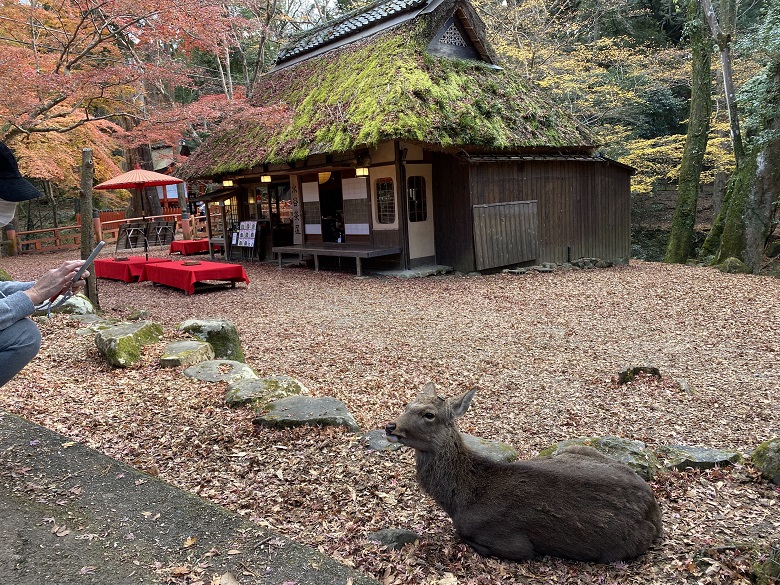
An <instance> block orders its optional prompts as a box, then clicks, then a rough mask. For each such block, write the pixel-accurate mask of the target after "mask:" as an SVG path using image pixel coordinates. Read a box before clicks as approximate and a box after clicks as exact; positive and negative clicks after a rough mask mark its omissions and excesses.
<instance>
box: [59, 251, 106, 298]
mask: <svg viewBox="0 0 780 585" xmlns="http://www.w3.org/2000/svg"><path fill="white" fill-rule="evenodd" d="M105 245H106V243H105V242H103V241H100V242H98V244H97V246H95V249H94V250H92V253H91V254H90V255H89V258H87V259H86V261H85V262H84V264H82V266H81V268H79V271H78V272H77V273H76V276H74V277H73V280H72V281H71V283H72V284H75V283H76V281H78V280H79V279H81V277H82V276H84V273H85V272H86V271H87V268H88V267H89V265H90V264H92V262H94V260H95V258H97V255H98V254H99V253H100V250H101V249H103V246H105ZM68 290H70V287H67V288H64V289H62V290H61V291H60V292H58V293H57V294H56V295H54V296H53V297H51V298H50V299H49V302H51V303H53V302H54V301H55V300H56V298H57V297H59V296H60V295H62V294H65V293H66V292H67V291H68Z"/></svg>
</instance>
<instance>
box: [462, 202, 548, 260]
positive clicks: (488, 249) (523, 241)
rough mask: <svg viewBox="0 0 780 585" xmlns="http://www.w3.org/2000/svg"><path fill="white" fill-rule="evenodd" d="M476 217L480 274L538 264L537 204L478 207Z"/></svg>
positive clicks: (475, 243) (520, 203)
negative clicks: (491, 270)
mask: <svg viewBox="0 0 780 585" xmlns="http://www.w3.org/2000/svg"><path fill="white" fill-rule="evenodd" d="M473 213H474V252H475V256H476V269H477V270H488V269H490V268H497V267H501V266H510V265H513V264H522V263H524V262H530V261H533V260H536V257H537V255H538V248H539V246H538V244H539V233H538V217H537V202H536V201H512V202H510V203H491V204H487V205H475V206H474V207H473Z"/></svg>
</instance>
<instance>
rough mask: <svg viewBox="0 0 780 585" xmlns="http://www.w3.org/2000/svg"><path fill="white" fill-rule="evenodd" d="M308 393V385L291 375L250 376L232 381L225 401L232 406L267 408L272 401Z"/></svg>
mask: <svg viewBox="0 0 780 585" xmlns="http://www.w3.org/2000/svg"><path fill="white" fill-rule="evenodd" d="M308 393H309V390H308V389H307V388H306V386H304V385H303V384H301V383H300V382H299V381H298V380H296V379H295V378H291V377H290V376H269V377H267V378H257V379H252V378H248V379H244V380H236V381H235V382H231V383H230V385H229V386H228V387H227V391H226V392H225V403H226V404H227V405H228V406H232V407H236V406H247V405H248V406H251V407H252V408H256V409H265V408H266V407H267V406H268V405H269V404H271V403H272V402H275V401H277V400H281V399H282V398H287V397H288V396H299V395H301V394H308Z"/></svg>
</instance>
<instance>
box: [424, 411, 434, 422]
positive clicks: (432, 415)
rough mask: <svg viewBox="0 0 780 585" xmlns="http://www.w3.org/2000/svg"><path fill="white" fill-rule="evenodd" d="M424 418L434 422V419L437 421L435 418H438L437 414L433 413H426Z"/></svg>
mask: <svg viewBox="0 0 780 585" xmlns="http://www.w3.org/2000/svg"><path fill="white" fill-rule="evenodd" d="M423 416H424V417H425V418H427V419H428V420H433V419H435V418H436V415H435V414H433V413H432V412H426V413H425V414H424V415H423Z"/></svg>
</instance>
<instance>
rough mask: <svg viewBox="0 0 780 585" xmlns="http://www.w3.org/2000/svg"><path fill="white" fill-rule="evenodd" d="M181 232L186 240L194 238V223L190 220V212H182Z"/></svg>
mask: <svg viewBox="0 0 780 585" xmlns="http://www.w3.org/2000/svg"><path fill="white" fill-rule="evenodd" d="M181 233H182V237H183V238H184V239H185V240H191V239H192V223H191V222H190V212H189V211H182V212H181Z"/></svg>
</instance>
